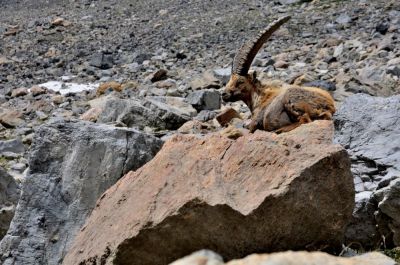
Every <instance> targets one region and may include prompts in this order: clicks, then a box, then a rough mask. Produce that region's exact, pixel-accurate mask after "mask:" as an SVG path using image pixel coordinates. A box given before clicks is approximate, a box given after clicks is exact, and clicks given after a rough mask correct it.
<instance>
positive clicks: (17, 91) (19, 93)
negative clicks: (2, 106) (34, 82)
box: [11, 87, 28, 98]
mask: <svg viewBox="0 0 400 265" xmlns="http://www.w3.org/2000/svg"><path fill="white" fill-rule="evenodd" d="M27 94H28V89H26V88H25V87H20V88H17V89H14V90H13V91H12V92H11V97H13V98H16V97H22V96H25V95H27Z"/></svg>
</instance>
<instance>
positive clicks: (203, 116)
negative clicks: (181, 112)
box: [195, 110, 217, 121]
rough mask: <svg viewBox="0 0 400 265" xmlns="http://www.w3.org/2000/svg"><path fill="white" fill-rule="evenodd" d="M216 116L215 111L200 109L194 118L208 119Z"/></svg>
mask: <svg viewBox="0 0 400 265" xmlns="http://www.w3.org/2000/svg"><path fill="white" fill-rule="evenodd" d="M215 116H217V113H216V112H215V111H212V110H202V111H200V112H199V114H197V116H196V117H195V119H196V120H198V121H209V120H212V119H214V118H215Z"/></svg>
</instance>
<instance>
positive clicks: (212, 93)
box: [185, 89, 221, 111]
mask: <svg viewBox="0 0 400 265" xmlns="http://www.w3.org/2000/svg"><path fill="white" fill-rule="evenodd" d="M185 101H186V102H188V103H189V104H191V105H192V106H193V107H194V108H195V109H196V110H197V111H202V110H216V109H219V108H220V107H221V95H220V94H219V92H218V91H216V90H214V89H206V90H198V91H194V92H192V93H190V94H189V95H188V96H187V97H186V100H185Z"/></svg>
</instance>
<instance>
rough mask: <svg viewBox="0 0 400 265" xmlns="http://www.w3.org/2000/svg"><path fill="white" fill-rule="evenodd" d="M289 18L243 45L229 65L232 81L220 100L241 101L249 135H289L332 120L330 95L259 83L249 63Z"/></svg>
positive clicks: (278, 21) (310, 88)
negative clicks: (249, 116) (247, 110)
mask: <svg viewBox="0 0 400 265" xmlns="http://www.w3.org/2000/svg"><path fill="white" fill-rule="evenodd" d="M289 19H290V17H288V16H287V17H283V18H280V19H278V20H276V21H274V22H273V23H271V24H270V25H269V26H268V27H267V28H266V29H265V30H263V31H262V32H260V33H259V35H258V36H257V37H256V38H255V39H254V40H250V41H248V42H246V43H245V44H243V45H242V47H241V48H240V50H239V52H238V53H237V54H236V56H235V58H234V59H233V63H232V74H231V78H230V80H229V82H228V84H227V85H226V87H225V89H224V91H223V93H222V98H223V100H224V101H226V102H231V101H238V100H242V101H243V102H244V103H245V104H246V105H247V106H248V107H249V108H250V110H251V112H252V122H251V124H250V127H249V129H250V131H251V132H254V131H255V130H257V129H262V130H266V131H275V132H277V133H281V132H288V131H290V130H293V129H295V128H296V127H298V126H300V125H301V124H303V123H308V122H312V121H313V120H320V119H325V120H329V119H332V115H333V113H335V103H334V100H333V98H332V97H331V95H330V94H329V93H328V92H327V91H325V90H322V89H319V88H316V87H302V86H296V85H289V84H284V83H282V82H269V83H268V82H266V83H261V82H260V81H259V80H258V79H257V76H256V74H255V72H253V73H252V74H249V69H250V66H251V63H252V62H253V60H254V57H255V56H256V54H257V52H258V51H259V50H260V48H261V47H262V45H263V44H264V43H265V42H266V41H267V40H268V38H269V37H270V36H271V35H272V33H273V32H274V31H276V30H277V29H279V27H280V26H281V25H282V24H284V23H285V22H286V21H288V20H289Z"/></svg>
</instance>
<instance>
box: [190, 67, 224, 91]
mask: <svg viewBox="0 0 400 265" xmlns="http://www.w3.org/2000/svg"><path fill="white" fill-rule="evenodd" d="M189 86H190V87H191V88H192V90H201V89H211V88H216V89H218V88H220V87H221V85H220V83H219V80H218V78H216V77H215V76H214V74H213V72H210V71H206V72H204V73H203V75H202V76H201V77H195V78H194V79H192V80H191V81H190V84H189Z"/></svg>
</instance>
